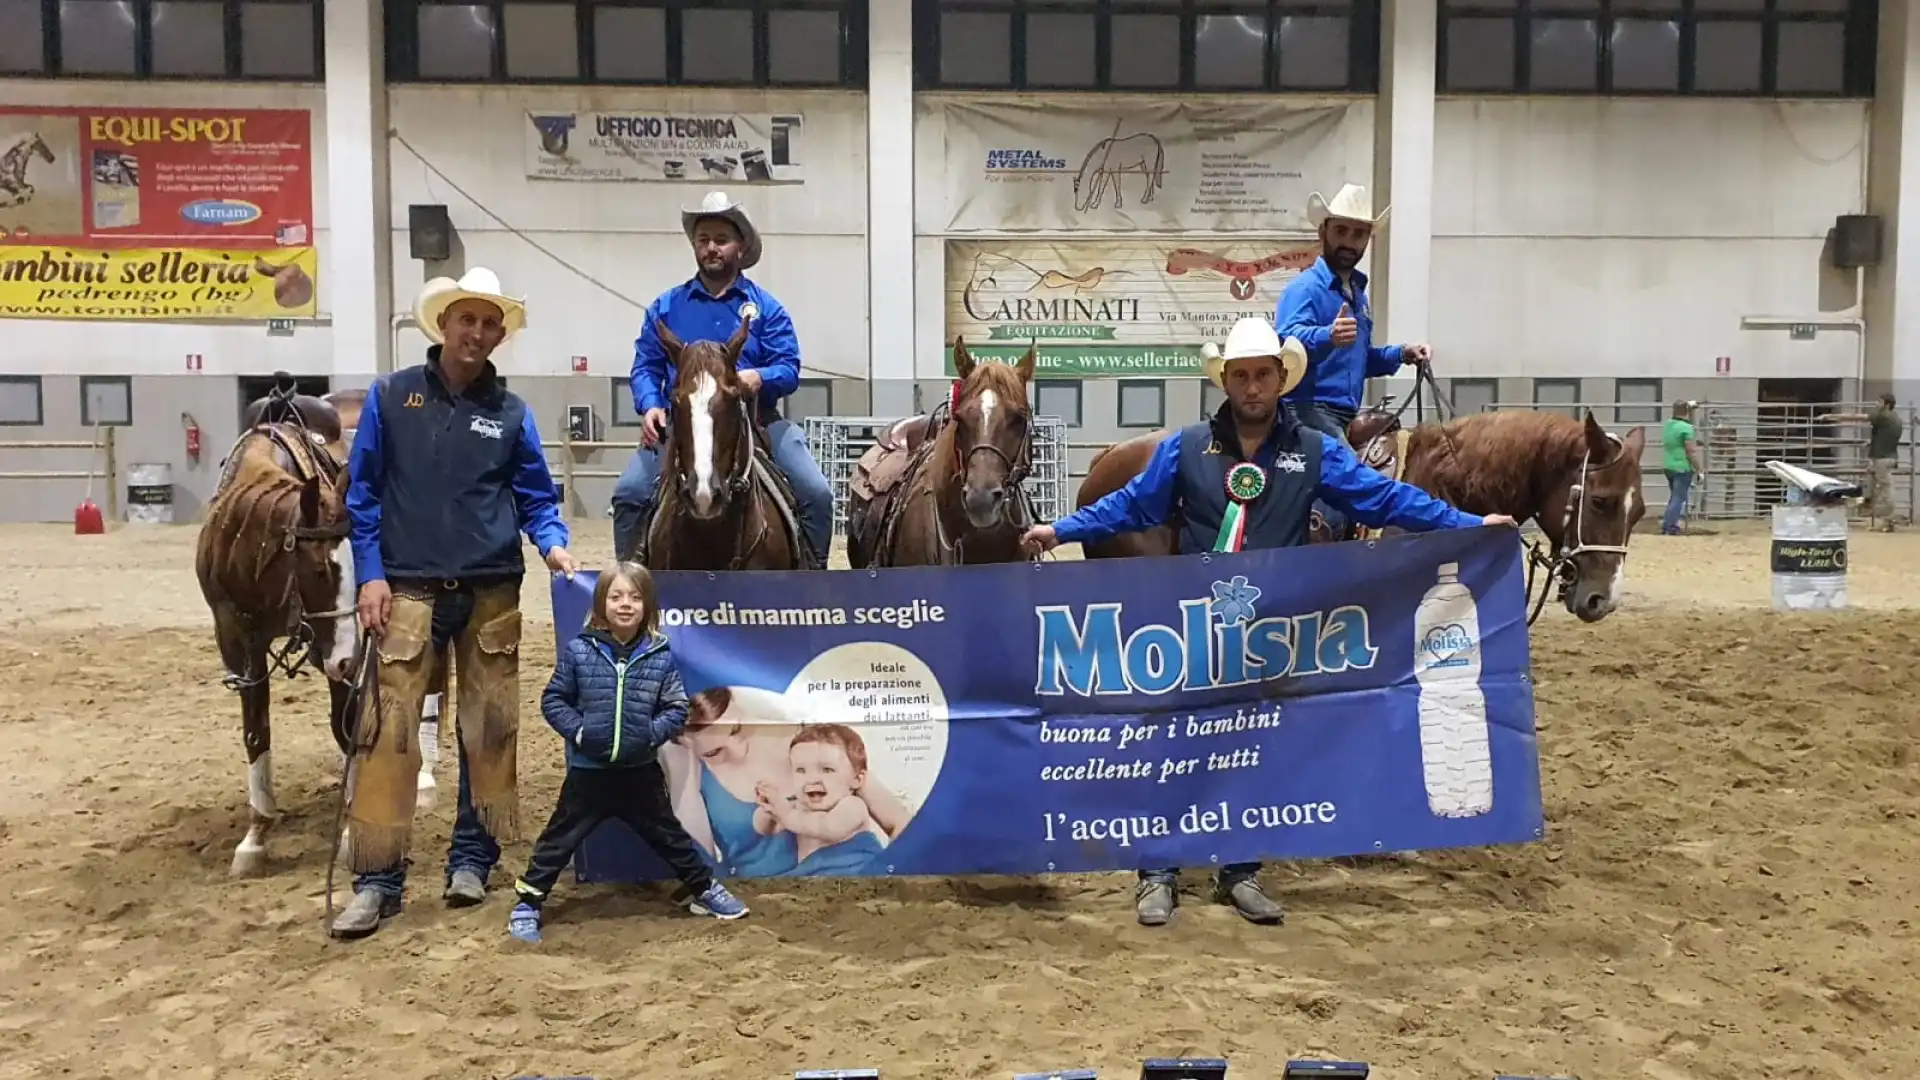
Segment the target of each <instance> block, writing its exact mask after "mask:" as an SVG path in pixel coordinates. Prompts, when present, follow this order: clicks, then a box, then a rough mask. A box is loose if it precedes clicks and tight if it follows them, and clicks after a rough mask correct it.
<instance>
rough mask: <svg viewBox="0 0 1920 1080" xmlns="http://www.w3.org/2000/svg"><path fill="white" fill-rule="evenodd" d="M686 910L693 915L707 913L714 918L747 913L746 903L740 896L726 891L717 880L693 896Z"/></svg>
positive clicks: (737, 916) (732, 917)
mask: <svg viewBox="0 0 1920 1080" xmlns="http://www.w3.org/2000/svg"><path fill="white" fill-rule="evenodd" d="M687 910H688V911H691V912H693V913H694V914H695V915H708V916H712V917H713V918H716V919H728V920H732V919H738V918H740V917H741V916H743V915H745V914H746V913H747V905H746V904H744V903H742V902H741V900H740V898H739V897H737V896H735V895H733V894H732V893H730V892H728V891H727V887H726V886H725V885H722V884H720V883H719V882H717V881H716V882H714V883H713V884H711V885H709V886H707V891H706V892H703V893H701V894H700V895H699V896H696V897H694V898H693V900H692V902H691V903H689V904H688V905H687Z"/></svg>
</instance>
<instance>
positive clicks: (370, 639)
mask: <svg viewBox="0 0 1920 1080" xmlns="http://www.w3.org/2000/svg"><path fill="white" fill-rule="evenodd" d="M373 647H374V634H373V631H371V630H368V631H366V632H364V633H362V634H361V635H360V672H359V675H358V677H356V678H355V679H354V682H353V687H352V689H350V690H349V691H348V692H347V701H346V705H345V709H346V712H347V718H348V721H349V723H350V727H349V728H348V733H347V746H348V748H349V749H348V751H347V754H346V760H345V761H344V762H342V763H341V765H340V798H339V799H337V800H335V802H334V804H333V848H332V850H331V851H330V852H329V854H328V856H327V914H326V922H324V923H322V924H321V931H322V932H323V933H325V934H326V935H327V938H328V940H332V938H333V871H334V868H335V867H337V866H338V865H339V864H340V837H341V833H342V825H341V823H342V821H343V820H344V819H345V818H346V816H347V805H348V803H349V802H350V801H351V800H352V797H353V764H354V762H355V761H356V760H358V759H359V757H360V751H361V749H362V748H363V747H371V746H373V745H375V744H376V743H377V742H378V741H379V734H380V661H379V658H378V657H376V656H374V655H373ZM369 716H371V717H372V722H371V723H370V724H368V725H367V727H368V731H367V735H368V736H369V738H367V739H366V740H364V742H363V740H362V739H361V731H360V729H361V726H362V722H363V721H365V720H367V718H368V717H369Z"/></svg>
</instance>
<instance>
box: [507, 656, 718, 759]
mask: <svg viewBox="0 0 1920 1080" xmlns="http://www.w3.org/2000/svg"><path fill="white" fill-rule="evenodd" d="M540 712H541V714H542V715H544V716H545V717H546V718H547V723H548V724H549V725H551V726H552V727H553V730H555V731H557V732H559V733H560V737H561V738H563V739H565V740H566V741H567V767H568V768H570V769H622V768H632V767H633V766H636V765H645V764H647V763H649V762H651V761H653V760H654V757H655V755H656V754H657V753H658V752H659V750H660V747H662V746H663V745H665V744H666V743H667V742H668V741H669V740H671V739H672V738H673V737H674V736H676V735H678V734H680V732H681V731H682V730H684V729H685V728H686V726H687V691H686V687H684V686H683V685H681V682H680V665H679V664H677V663H675V662H674V659H673V651H672V650H671V649H669V648H668V647H667V639H666V638H665V637H664V636H663V635H661V634H657V633H656V634H653V635H651V636H649V637H647V638H643V639H641V640H639V641H636V642H633V643H632V644H630V645H622V644H621V643H620V642H619V641H618V640H616V639H615V638H614V637H613V635H611V634H609V633H607V632H606V631H604V630H596V629H594V628H592V627H588V628H587V629H585V630H582V631H581V632H580V634H579V636H577V637H575V638H574V639H573V640H572V641H569V642H567V645H566V648H564V649H562V650H560V655H559V657H558V658H557V659H556V660H555V662H554V665H553V678H552V679H551V680H549V681H548V683H547V690H546V692H545V693H543V694H541V695H540Z"/></svg>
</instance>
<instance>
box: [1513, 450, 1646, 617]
mask: <svg viewBox="0 0 1920 1080" xmlns="http://www.w3.org/2000/svg"><path fill="white" fill-rule="evenodd" d="M1607 441H1608V442H1609V443H1611V444H1612V445H1613V449H1614V453H1613V454H1612V456H1610V457H1609V458H1607V460H1605V461H1603V462H1601V463H1600V464H1598V465H1595V464H1594V463H1593V448H1592V447H1591V446H1589V447H1587V448H1586V450H1585V451H1584V452H1582V453H1581V455H1580V471H1579V472H1578V473H1576V474H1575V476H1574V481H1573V483H1572V484H1570V485H1568V487H1567V505H1566V507H1565V508H1564V509H1562V510H1561V512H1560V537H1559V539H1557V540H1554V541H1553V543H1552V545H1551V548H1550V549H1549V550H1545V551H1543V550H1542V549H1541V545H1539V544H1538V543H1535V544H1531V545H1529V550H1528V554H1527V592H1528V593H1529V594H1530V595H1531V594H1532V593H1533V582H1534V574H1535V571H1536V570H1545V571H1546V572H1547V578H1546V581H1545V582H1544V583H1543V584H1542V586H1541V589H1540V593H1539V596H1538V598H1537V599H1535V600H1534V602H1533V609H1532V611H1530V612H1529V613H1528V615H1527V625H1528V626H1532V625H1533V623H1534V620H1535V619H1538V618H1539V617H1540V612H1541V609H1543V608H1544V607H1546V603H1547V595H1548V594H1549V593H1556V596H1557V599H1559V601H1560V602H1561V603H1562V604H1565V603H1566V602H1567V599H1568V597H1569V595H1570V594H1571V593H1572V591H1573V582H1574V579H1575V576H1576V571H1575V568H1574V565H1573V560H1574V559H1575V558H1576V557H1577V556H1580V555H1588V554H1592V555H1618V556H1620V557H1621V558H1622V559H1625V558H1626V557H1627V546H1626V545H1625V544H1592V543H1588V542H1587V481H1588V479H1589V478H1590V477H1592V475H1593V472H1594V470H1596V469H1606V468H1611V467H1612V466H1614V465H1616V464H1618V463H1619V461H1620V455H1621V454H1622V453H1624V452H1625V451H1626V444H1625V443H1623V442H1621V440H1620V436H1618V435H1615V434H1614V433H1612V432H1611V431H1609V432H1607ZM1569 537H1571V538H1572V546H1570V547H1568V546H1564V545H1566V544H1567V541H1568V538H1569ZM1556 585H1557V586H1558V589H1557V590H1556V589H1555V586H1556Z"/></svg>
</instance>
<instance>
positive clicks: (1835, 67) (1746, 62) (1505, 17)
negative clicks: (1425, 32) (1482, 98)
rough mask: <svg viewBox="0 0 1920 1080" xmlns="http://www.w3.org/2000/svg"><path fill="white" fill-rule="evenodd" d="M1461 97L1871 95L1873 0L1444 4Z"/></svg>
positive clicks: (1451, 85)
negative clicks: (1490, 93) (1511, 94)
mask: <svg viewBox="0 0 1920 1080" xmlns="http://www.w3.org/2000/svg"><path fill="white" fill-rule="evenodd" d="M1441 6H1442V14H1441V20H1440V21H1441V27H1440V42H1441V43H1440V89H1441V90H1442V91H1448V92H1455V93H1479V92H1487V91H1495V92H1498V91H1508V92H1511V91H1516V90H1517V91H1520V92H1522V93H1544V94H1578V93H1601V94H1729V95H1747V96H1762V97H1771V96H1778V97H1867V96H1870V95H1871V94H1872V92H1873V66H1874V41H1873V35H1874V21H1875V20H1874V17H1873V16H1874V11H1873V9H1874V4H1873V2H1872V0H1441Z"/></svg>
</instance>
